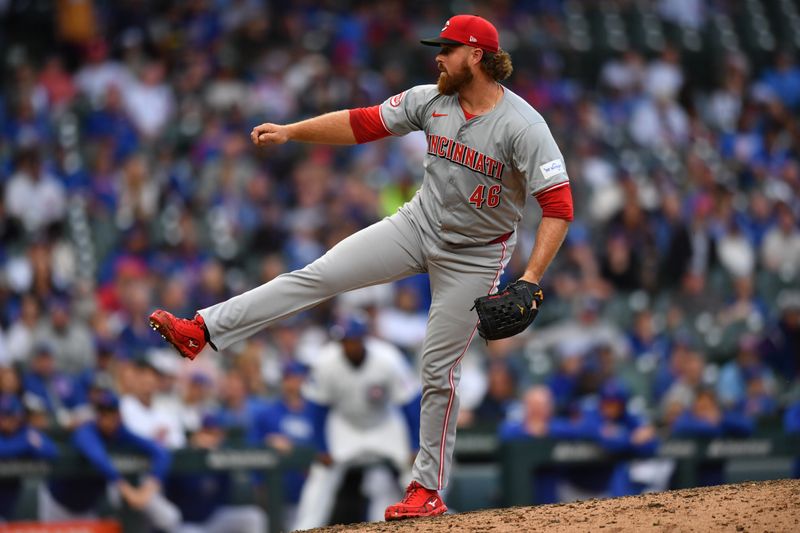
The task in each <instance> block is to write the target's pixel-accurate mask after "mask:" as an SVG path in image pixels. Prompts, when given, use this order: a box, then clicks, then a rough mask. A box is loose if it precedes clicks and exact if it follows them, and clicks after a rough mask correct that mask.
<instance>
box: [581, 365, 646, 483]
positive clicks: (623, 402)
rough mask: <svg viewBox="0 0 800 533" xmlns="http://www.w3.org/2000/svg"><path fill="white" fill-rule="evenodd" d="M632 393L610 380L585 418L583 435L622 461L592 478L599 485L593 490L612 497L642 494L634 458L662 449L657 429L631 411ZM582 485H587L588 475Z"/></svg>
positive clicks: (598, 471) (586, 411) (615, 381)
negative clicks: (635, 477)
mask: <svg viewBox="0 0 800 533" xmlns="http://www.w3.org/2000/svg"><path fill="white" fill-rule="evenodd" d="M628 399H629V393H628V390H627V387H625V386H624V385H623V384H622V383H621V382H619V381H617V380H615V379H610V380H608V381H606V382H605V383H604V384H603V386H602V387H601V388H600V393H599V401H598V402H597V404H595V405H591V404H590V405H588V406H586V407H585V408H584V409H583V412H582V415H581V427H582V429H583V431H584V432H585V433H587V434H589V435H591V438H592V440H594V441H595V442H597V443H598V444H599V445H600V446H601V447H602V448H603V449H604V450H605V451H607V452H608V453H610V454H612V455H616V456H620V457H621V459H620V460H617V461H614V462H613V463H610V464H607V465H602V466H600V467H597V470H596V471H593V472H594V474H593V475H592V476H591V477H592V478H593V479H594V480H596V481H598V482H599V484H597V485H594V486H593V487H592V488H593V489H600V490H602V491H603V492H608V493H609V495H610V496H612V497H616V496H627V495H632V494H638V493H639V492H641V490H643V488H644V486H645V485H644V484H643V483H640V482H636V481H634V480H633V479H632V478H631V462H630V460H629V458H630V457H640V458H646V457H652V456H653V455H654V454H655V452H656V450H657V449H658V439H657V437H656V432H655V428H654V427H653V426H652V425H651V424H649V423H647V422H646V421H645V420H643V419H642V418H641V417H639V416H637V415H635V414H633V413H631V411H630V410H629V409H628V408H627V402H628ZM583 477H584V479H582V480H581V481H582V482H585V481H587V479H586V478H587V477H588V476H586V475H584V476H583Z"/></svg>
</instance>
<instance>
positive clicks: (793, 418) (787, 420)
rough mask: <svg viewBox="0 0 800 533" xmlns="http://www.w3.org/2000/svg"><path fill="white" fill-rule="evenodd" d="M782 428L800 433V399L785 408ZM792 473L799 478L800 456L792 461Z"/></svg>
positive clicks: (787, 431) (793, 432)
mask: <svg viewBox="0 0 800 533" xmlns="http://www.w3.org/2000/svg"><path fill="white" fill-rule="evenodd" d="M783 429H784V430H785V431H786V433H789V434H795V435H800V400H797V401H796V402H794V403H793V404H791V405H789V407H788V408H787V409H786V412H785V413H784V415H783ZM792 475H793V476H794V477H795V478H799V479H800V457H798V458H797V459H796V460H795V462H794V472H793V474H792Z"/></svg>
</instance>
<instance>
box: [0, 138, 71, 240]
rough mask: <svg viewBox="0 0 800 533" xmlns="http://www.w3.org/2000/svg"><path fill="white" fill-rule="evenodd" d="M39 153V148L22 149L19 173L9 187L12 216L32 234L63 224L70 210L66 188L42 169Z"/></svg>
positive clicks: (7, 196) (7, 202) (7, 201)
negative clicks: (58, 223)
mask: <svg viewBox="0 0 800 533" xmlns="http://www.w3.org/2000/svg"><path fill="white" fill-rule="evenodd" d="M39 150H40V148H39V147H38V146H31V147H27V148H24V149H21V150H19V152H18V153H17V157H16V172H15V173H14V174H13V175H12V176H11V177H10V178H9V179H8V183H7V184H6V187H5V198H4V201H5V209H6V212H7V213H8V216H10V217H13V218H17V219H19V220H20V221H21V222H22V225H23V226H24V228H25V229H26V230H27V231H29V232H31V233H33V232H36V231H40V230H47V229H48V227H49V226H50V225H51V224H54V223H57V222H61V221H62V219H63V218H64V215H65V214H66V209H67V198H66V195H65V191H64V187H63V185H62V184H61V183H60V182H59V181H58V180H56V179H55V177H54V176H53V175H52V174H50V173H49V172H48V171H47V169H46V168H45V167H43V166H42V160H41V154H40V153H39Z"/></svg>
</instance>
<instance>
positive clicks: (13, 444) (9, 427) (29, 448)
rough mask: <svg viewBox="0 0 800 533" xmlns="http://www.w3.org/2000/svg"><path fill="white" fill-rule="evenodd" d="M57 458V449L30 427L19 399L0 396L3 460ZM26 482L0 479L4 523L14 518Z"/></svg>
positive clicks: (0, 452)
mask: <svg viewBox="0 0 800 533" xmlns="http://www.w3.org/2000/svg"><path fill="white" fill-rule="evenodd" d="M56 455H57V450H56V447H55V445H54V444H53V443H52V442H51V441H50V439H49V438H48V437H47V436H46V435H45V434H43V433H41V432H40V431H37V430H35V429H33V428H31V427H28V425H27V424H26V421H25V409H24V407H23V406H22V402H21V401H20V400H19V398H18V397H17V396H14V395H11V394H6V393H4V392H3V393H0V460H1V459H21V458H31V459H48V460H52V459H54V458H55V457H56ZM22 482H23V480H22V478H14V477H11V478H2V479H0V522H4V521H10V520H12V519H13V518H14V509H15V508H16V505H17V501H18V500H19V496H20V494H21V492H22Z"/></svg>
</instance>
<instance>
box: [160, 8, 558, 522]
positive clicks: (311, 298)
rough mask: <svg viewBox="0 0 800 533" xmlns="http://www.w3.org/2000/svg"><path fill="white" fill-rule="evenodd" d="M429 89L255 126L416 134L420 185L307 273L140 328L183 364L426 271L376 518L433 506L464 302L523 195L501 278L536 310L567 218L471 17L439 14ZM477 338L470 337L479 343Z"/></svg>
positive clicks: (553, 177)
mask: <svg viewBox="0 0 800 533" xmlns="http://www.w3.org/2000/svg"><path fill="white" fill-rule="evenodd" d="M422 42H423V44H426V45H432V46H438V47H440V49H439V52H438V54H436V58H435V61H436V64H437V66H438V68H439V71H440V75H439V79H438V81H437V83H436V84H435V85H419V86H416V87H412V88H411V89H409V90H407V91H404V92H402V93H400V94H398V95H395V96H393V97H391V98H389V99H388V100H386V101H385V102H383V103H382V104H380V105H377V106H374V107H367V108H359V109H350V110H343V111H336V112H333V113H328V114H325V115H322V116H319V117H315V118H311V119H308V120H304V121H302V122H297V123H294V124H288V125H280V124H269V123H267V124H261V125H260V126H257V127H256V128H254V129H253V131H252V133H251V138H252V140H253V142H254V143H255V144H256V145H258V146H266V145H272V144H282V143H285V142H287V141H297V142H306V143H325V144H343V145H346V144H355V143H363V142H369V141H374V140H377V139H380V138H383V137H388V136H389V135H405V134H406V133H409V132H411V131H420V130H421V131H424V132H425V134H426V135H427V139H428V150H427V154H426V156H425V162H424V165H425V177H424V180H423V183H422V186H421V187H420V189H419V191H418V192H417V194H416V196H415V197H414V198H413V199H412V200H411V201H409V202H408V203H406V204H405V205H404V206H402V207H401V208H400V209H399V210H398V212H397V213H395V214H394V215H392V216H390V217H387V218H385V219H384V220H382V221H380V222H377V223H376V224H373V225H372V226H370V227H368V228H365V229H363V230H361V231H359V232H358V233H355V234H354V235H351V236H350V237H348V238H346V239H344V240H343V241H341V242H340V243H338V244H337V245H336V246H334V247H333V248H332V249H331V250H329V251H328V252H327V253H326V254H325V255H324V256H323V257H321V258H319V259H318V260H316V261H314V262H313V263H311V264H310V265H308V266H307V267H305V268H303V269H301V270H297V271H295V272H290V273H287V274H283V275H281V276H278V277H277V278H275V279H274V280H272V281H270V282H268V283H265V284H264V285H261V286H260V287H256V288H254V289H252V290H250V291H248V292H246V293H244V294H241V295H239V296H236V297H234V298H231V299H230V300H227V301H225V302H222V303H219V304H217V305H213V306H211V307H208V308H206V309H201V310H199V311H198V313H197V315H196V316H195V318H194V319H192V320H187V319H181V318H176V317H175V316H173V315H171V314H170V313H168V312H167V311H163V310H157V311H155V312H154V313H153V314H152V315H150V323H151V325H152V327H153V328H154V329H156V330H157V331H158V332H159V333H161V334H162V335H163V336H164V338H165V339H166V340H167V341H168V342H170V343H171V344H172V345H173V346H174V347H175V348H176V349H177V350H178V351H179V352H180V353H181V354H182V355H183V356H184V357H189V358H194V357H195V356H196V355H197V354H198V353H200V351H201V350H202V349H203V347H205V345H206V344H211V346H212V347H215V348H219V349H223V348H226V347H227V346H230V345H231V344H233V343H234V342H236V341H239V340H242V339H245V338H247V337H248V336H250V335H253V334H254V333H256V332H257V331H260V330H261V329H263V328H265V327H267V326H269V325H270V324H273V323H275V322H276V321H279V320H281V319H284V318H286V317H289V316H291V315H293V314H295V313H298V312H300V311H303V310H305V309H308V308H310V307H313V306H315V305H317V304H318V303H320V302H322V301H324V300H327V299H329V298H331V297H333V296H335V295H337V294H340V293H342V292H345V291H349V290H353V289H356V288H359V287H366V286H369V285H376V284H379V283H386V282H389V281H393V280H396V279H400V278H405V277H408V276H411V275H413V274H416V273H419V272H427V273H428V275H429V277H430V283H431V299H432V302H431V308H430V314H429V317H428V328H427V333H426V336H425V342H424V343H423V347H422V388H423V392H422V406H421V414H420V428H421V432H420V451H419V454H417V458H416V462H415V463H414V468H413V481H412V482H411V484H409V486H408V488H407V489H406V495H405V497H404V498H403V499H402V501H400V502H398V503H397V504H395V505H392V506H390V507H388V508H387V509H386V513H385V516H386V518H387V519H391V520H395V519H403V518H414V517H419V516H433V515H438V514H442V513H444V512H445V511H447V506H446V505H445V504H444V502H443V501H442V500H441V498H440V497H439V494H438V491H439V490H441V489H443V488H444V487H445V485H446V484H447V480H448V479H449V477H450V470H451V466H452V459H453V448H454V446H455V439H456V418H457V415H458V406H459V402H458V391H457V387H458V381H459V377H460V364H459V363H460V362H461V358H462V357H463V355H464V353H465V352H466V350H467V348H468V347H469V344H470V343H471V342H472V339H473V337H474V336H475V333H476V332H478V331H479V330H478V320H477V318H476V314H475V313H474V312H472V311H471V308H472V307H473V304H474V301H475V299H476V298H478V297H481V296H486V295H488V294H492V293H494V292H495V291H496V290H497V284H498V281H499V279H500V274H501V273H502V271H503V269H504V268H505V266H506V264H507V263H508V260H509V258H510V257H511V254H512V252H513V250H514V245H515V244H516V228H517V225H518V223H519V221H520V220H521V219H522V216H523V213H524V211H525V204H526V201H527V200H528V198H530V197H533V198H535V199H536V201H537V202H538V203H539V205H540V206H541V208H542V220H541V223H540V224H539V228H538V231H537V234H536V243H535V245H534V247H533V250H532V251H531V253H530V258H529V260H528V263H527V266H526V268H525V272H524V273H523V275H522V277H521V278H520V279H519V280H518V281H517V282H515V283H517V284H519V285H520V286H521V287H522V289H523V290H524V291H525V292H526V293H528V295H529V296H530V295H537V298H536V301H537V303H536V305H533V306H531V307H530V309H529V310H526V309H525V307H524V306H523V307H520V311H521V313H522V314H526V313H531V314H530V315H529V316H533V314H532V313H535V312H538V302H540V301H541V300H542V292H541V289H540V288H539V286H538V283H539V281H540V280H541V278H542V276H543V275H544V272H545V270H546V269H547V267H548V265H549V264H550V263H551V261H552V260H553V258H554V257H555V255H556V253H557V252H558V250H559V248H560V247H561V243H562V242H563V240H564V237H565V236H566V233H567V228H568V226H569V221H570V220H572V216H573V215H572V195H571V192H570V186H569V179H568V176H567V172H566V165H565V162H564V159H563V156H562V154H561V152H560V150H559V149H558V146H557V145H556V143H555V140H554V139H553V136H552V134H551V133H550V129H549V128H548V126H547V124H546V122H545V120H544V119H543V118H542V116H541V115H540V114H539V113H538V112H537V111H536V110H534V109H533V108H532V107H531V106H530V105H529V104H528V103H527V102H525V101H524V100H523V99H522V98H520V97H519V96H517V95H516V94H514V93H513V92H511V91H510V90H509V89H507V88H506V87H504V86H503V85H501V83H500V82H501V81H502V80H504V79H506V78H508V76H510V75H511V72H512V66H511V58H510V57H509V55H508V54H507V53H506V52H505V51H503V50H501V49H500V46H499V38H498V33H497V30H496V29H495V27H494V26H493V25H492V24H491V23H490V22H489V21H487V20H485V19H483V18H480V17H476V16H473V15H457V16H454V17H451V18H450V19H449V20H448V21H447V22H446V23H445V25H444V27H443V28H442V30H441V33H440V34H439V36H438V37H435V38H432V39H427V40H424V41H422ZM484 332H485V330H480V333H481V335H483V334H484Z"/></svg>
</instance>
